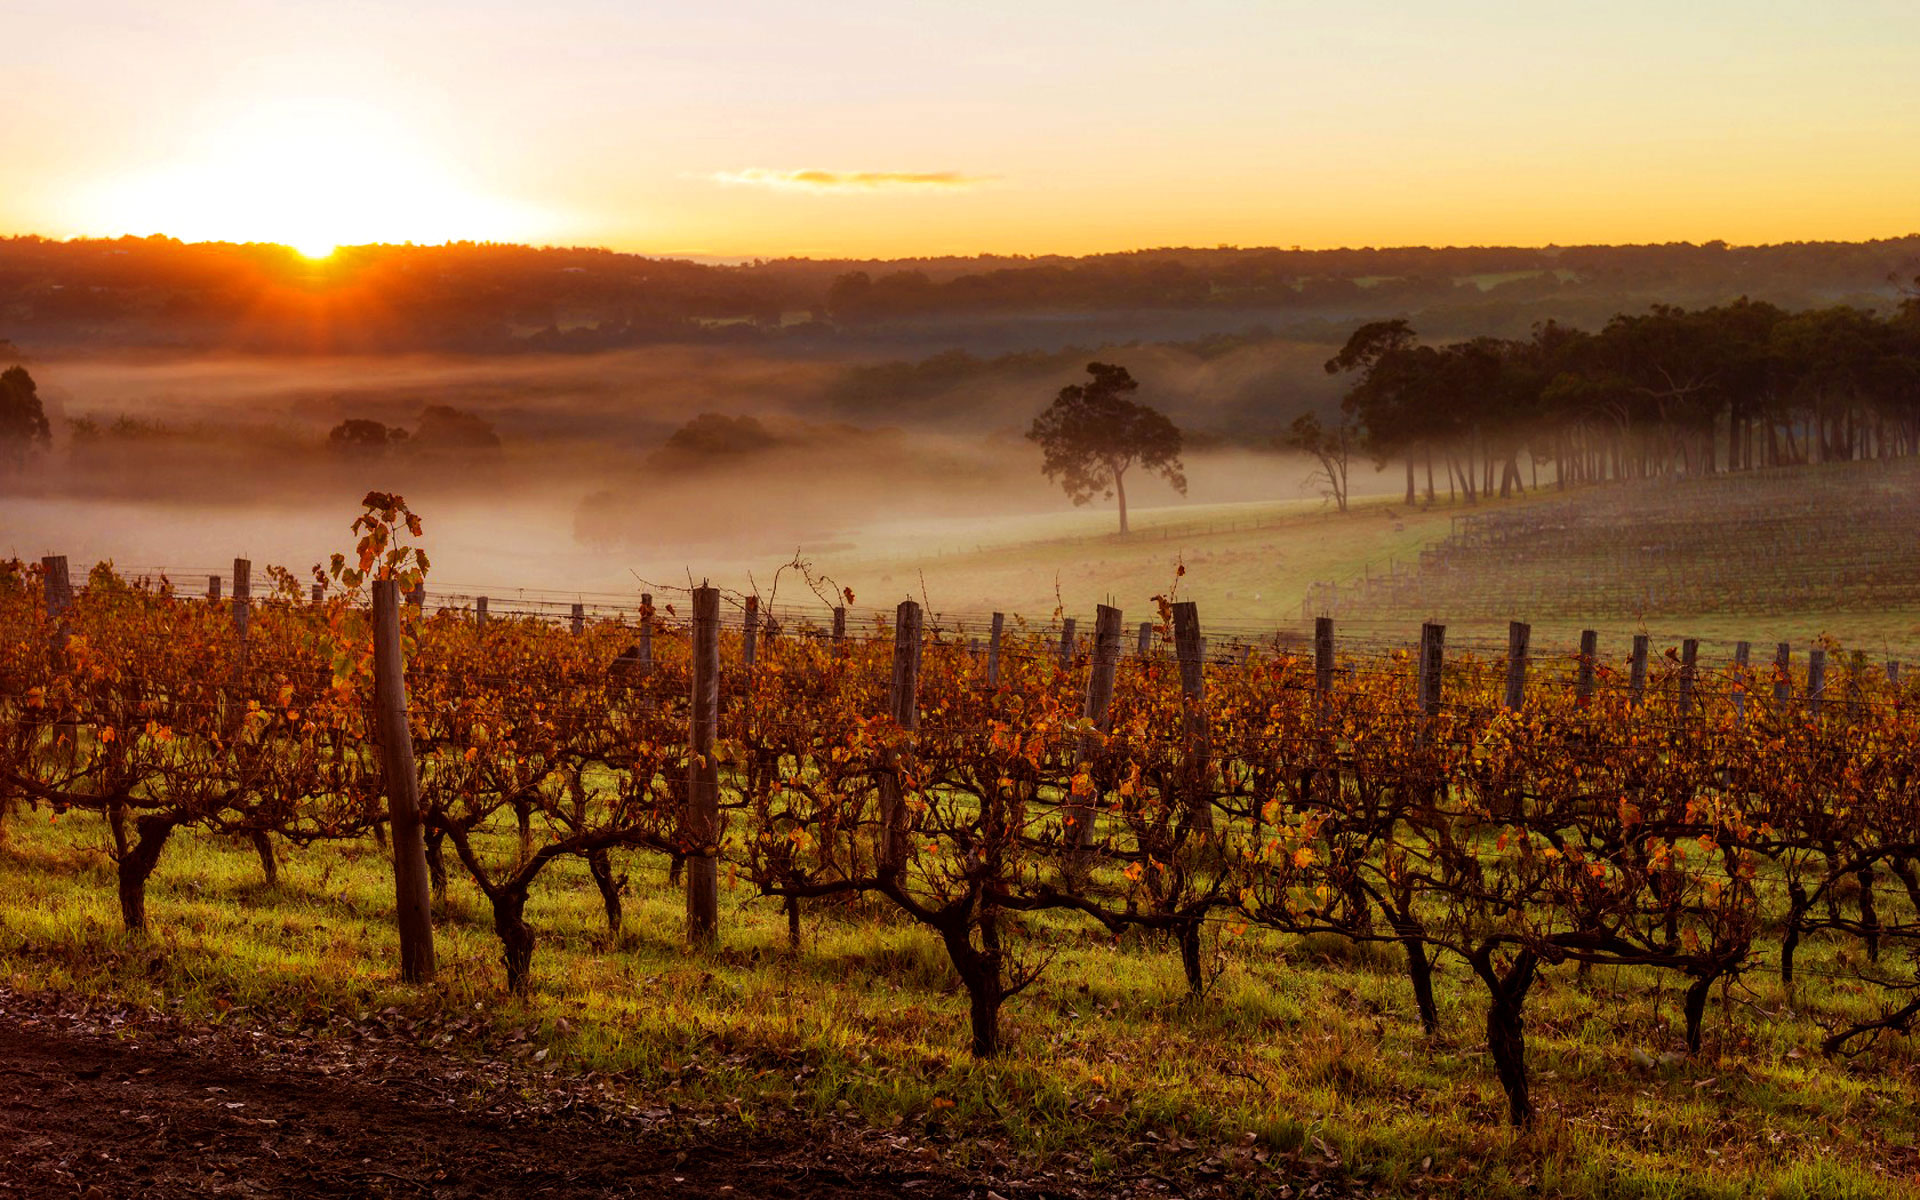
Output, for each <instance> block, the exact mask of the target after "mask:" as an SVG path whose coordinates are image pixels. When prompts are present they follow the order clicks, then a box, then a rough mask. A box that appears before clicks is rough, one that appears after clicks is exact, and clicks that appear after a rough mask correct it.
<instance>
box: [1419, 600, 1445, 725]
mask: <svg viewBox="0 0 1920 1200" xmlns="http://www.w3.org/2000/svg"><path fill="white" fill-rule="evenodd" d="M1446 662H1447V627H1446V626H1445V625H1439V624H1435V623H1434V622H1432V621H1428V622H1427V623H1426V624H1424V625H1422V626H1420V715H1421V716H1423V717H1426V718H1428V719H1429V720H1431V719H1432V718H1434V717H1437V716H1439V715H1440V676H1441V674H1442V672H1443V671H1444V669H1445V667H1446Z"/></svg>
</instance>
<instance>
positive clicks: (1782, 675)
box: [1773, 642, 1793, 719]
mask: <svg viewBox="0 0 1920 1200" xmlns="http://www.w3.org/2000/svg"><path fill="white" fill-rule="evenodd" d="M1792 662H1793V644H1792V643H1791V642H1781V643H1780V644H1779V646H1777V647H1776V648H1775V649H1774V652H1773V709H1774V712H1775V713H1776V714H1777V715H1778V716H1780V717H1781V718H1782V719H1784V718H1785V717H1786V715H1787V706H1788V705H1789V704H1791V703H1792V702H1793V679H1792V678H1791V677H1790V676H1789V675H1788V674H1787V669H1788V666H1789V665H1790V664H1791V663H1792Z"/></svg>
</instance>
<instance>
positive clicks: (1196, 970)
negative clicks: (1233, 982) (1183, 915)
mask: <svg viewBox="0 0 1920 1200" xmlns="http://www.w3.org/2000/svg"><path fill="white" fill-rule="evenodd" d="M1180 966H1181V967H1182V968H1183V969H1184V970H1185V971H1186V973H1187V992H1188V993H1189V994H1190V995H1194V996H1200V995H1204V994H1205V993H1206V990H1207V978H1206V973H1205V972H1204V971H1203V970H1202V969H1201V966H1200V922H1198V921H1189V922H1187V923H1186V924H1184V925H1182V926H1181V927H1180Z"/></svg>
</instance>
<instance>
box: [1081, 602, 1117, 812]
mask: <svg viewBox="0 0 1920 1200" xmlns="http://www.w3.org/2000/svg"><path fill="white" fill-rule="evenodd" d="M1119 665H1120V610H1119V609H1117V608H1113V607H1111V606H1110V605H1106V604H1102V605H1100V606H1099V607H1098V608H1096V609H1094V616H1093V667H1092V670H1090V671H1088V673H1087V697H1086V702H1085V704H1084V706H1083V707H1082V708H1081V710H1080V712H1081V715H1082V716H1084V717H1085V718H1086V719H1087V720H1089V721H1091V722H1093V727H1094V729H1096V730H1098V731H1099V734H1104V733H1106V732H1107V731H1108V730H1109V729H1111V728H1112V727H1113V722H1112V718H1111V716H1110V715H1109V712H1108V710H1109V708H1110V707H1111V705H1112V704H1113V676H1114V672H1115V670H1116V669H1117V668H1118V667H1119ZM1099 742H1100V737H1099V736H1098V734H1094V733H1088V734H1085V735H1083V736H1082V737H1081V739H1080V761H1082V762H1085V761H1086V760H1087V759H1089V758H1091V757H1093V755H1094V754H1095V752H1096V751H1097V750H1098V748H1099ZM1069 818H1070V820H1071V823H1072V832H1071V836H1072V841H1073V846H1074V848H1075V849H1080V848H1082V847H1085V846H1090V845H1092V844H1093V830H1094V822H1095V821H1096V820H1098V810H1097V808H1096V807H1095V801H1094V800H1093V799H1088V800H1085V801H1076V802H1075V803H1074V804H1073V806H1072V808H1071V809H1070V810H1069Z"/></svg>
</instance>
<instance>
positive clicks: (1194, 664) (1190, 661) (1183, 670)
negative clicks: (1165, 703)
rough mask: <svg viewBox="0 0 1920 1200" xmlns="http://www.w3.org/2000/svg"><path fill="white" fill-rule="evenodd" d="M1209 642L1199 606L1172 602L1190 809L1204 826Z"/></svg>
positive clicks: (1209, 807)
mask: <svg viewBox="0 0 1920 1200" xmlns="http://www.w3.org/2000/svg"><path fill="white" fill-rule="evenodd" d="M1206 645H1207V644H1206V642H1205V641H1204V640H1203V639H1202V638H1201V637H1200V606H1199V605H1197V604H1195V603H1194V602H1193V601H1191V600H1182V601H1181V602H1180V603H1178V604H1176V605H1174V606H1173V653H1174V657H1175V658H1176V659H1178V660H1179V663H1180V696H1181V699H1182V701H1183V702H1184V703H1183V708H1184V709H1185V716H1186V726H1187V728H1186V737H1187V769H1186V786H1187V813H1188V819H1189V820H1191V821H1192V822H1193V823H1194V824H1195V825H1196V826H1198V827H1199V828H1201V829H1207V830H1210V829H1212V828H1213V801H1212V799H1211V798H1210V797H1209V796H1207V794H1206V790H1205V784H1206V779H1207V771H1208V759H1209V758H1210V757H1211V754H1212V746H1211V745H1210V744H1209V742H1208V738H1207V728H1208V727H1207V670H1206V666H1207V664H1206Z"/></svg>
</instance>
